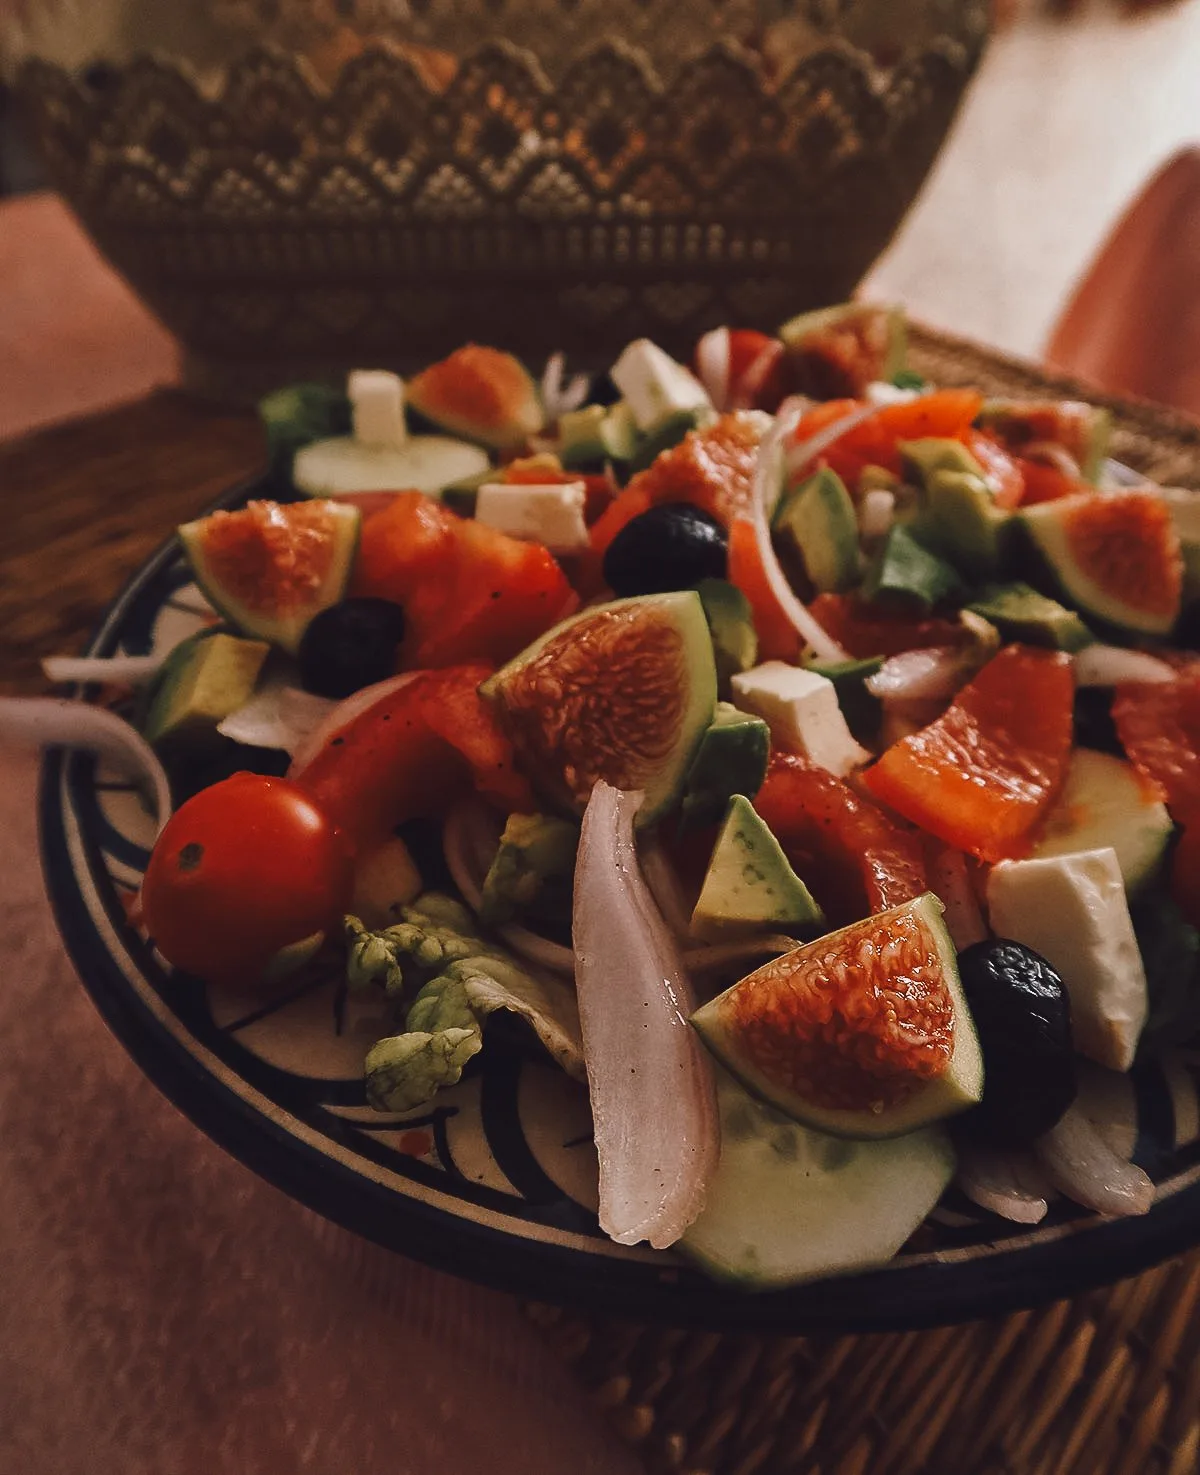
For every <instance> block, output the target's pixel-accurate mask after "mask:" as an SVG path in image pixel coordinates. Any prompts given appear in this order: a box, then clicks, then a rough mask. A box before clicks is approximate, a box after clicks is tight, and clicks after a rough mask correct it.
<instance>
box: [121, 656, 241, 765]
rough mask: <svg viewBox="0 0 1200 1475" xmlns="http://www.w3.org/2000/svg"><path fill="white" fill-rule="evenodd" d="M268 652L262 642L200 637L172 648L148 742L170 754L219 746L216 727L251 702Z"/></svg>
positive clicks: (153, 703) (152, 711)
mask: <svg viewBox="0 0 1200 1475" xmlns="http://www.w3.org/2000/svg"><path fill="white" fill-rule="evenodd" d="M269 650H270V646H269V645H267V644H266V642H265V641H262V640H241V639H239V638H238V637H237V636H236V635H225V634H216V635H207V634H204V633H202V634H201V635H200V636H192V637H190V638H189V639H187V640H185V641H183V642H182V643H181V644H179V645H178V646H176V647H175V649H174V650H173V651H172V652H171V654H170V655H169V656H168V657H167V660H166V662H165V664H164V667H163V671H162V674H161V676H160V679H159V681H158V683H157V686H156V688H155V693H154V697H153V700H152V701H151V703H150V710H149V711H148V713H147V714H146V723H145V729H144V731H145V736H146V740H147V742H149V743H152V744H153V745H154V746H155V747H156V748H157V747H164V748H165V747H169V748H170V749H171V750H172V752H174V753H179V752H181V751H182V750H183V749H189V750H196V749H199V750H203V749H205V748H211V747H213V746H215V745H219V744H220V743H221V742H222V738H221V736H220V734H219V733H218V732H217V723H218V722H222V721H224V719H225V718H226V717H228V716H229V714H230V713H231V712H236V711H237V709H238V708H239V707H241V706H244V705H245V704H246V702H248V701H249V700H250V697H251V696H252V694H253V692H254V686H255V683H256V682H257V681H258V674H259V672H260V671H261V670H262V664H263V662H264V661H265V660H266V658H267V653H268V651H269Z"/></svg>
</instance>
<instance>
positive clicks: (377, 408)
mask: <svg viewBox="0 0 1200 1475" xmlns="http://www.w3.org/2000/svg"><path fill="white" fill-rule="evenodd" d="M346 392H347V393H348V394H349V396H350V413H351V415H352V417H353V420H354V439H355V440H356V441H358V442H359V444H360V445H364V446H372V447H376V448H379V449H382V448H384V447H387V448H390V449H395V448H396V447H398V446H402V445H403V444H404V442H405V440H406V439H407V436H408V431H407V429H406V427H405V424H404V380H403V379H401V377H400V375H399V374H389V373H388V371H387V370H386V369H355V370H354V371H353V372H352V373H351V374H350V376H349V378H348V379H347V380H346Z"/></svg>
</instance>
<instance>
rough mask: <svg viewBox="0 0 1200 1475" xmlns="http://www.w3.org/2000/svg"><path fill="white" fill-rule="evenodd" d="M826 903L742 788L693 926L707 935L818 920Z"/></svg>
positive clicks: (728, 815)
mask: <svg viewBox="0 0 1200 1475" xmlns="http://www.w3.org/2000/svg"><path fill="white" fill-rule="evenodd" d="M823 921H824V917H823V915H822V912H821V908H820V907H819V906H818V905H817V904H816V902H815V901H814V900H813V899H812V896H811V894H810V893H809V890H808V887H807V886H806V885H805V884H804V882H803V881H802V880H801V879H800V877H799V876H797V875H796V873H795V871H793V870H792V868H791V865H790V864H789V863H788V858H787V856H786V855H784V853H783V850H782V849H781V848H780V844H779V841H778V840H776V838H775V836H774V835H773V834H772V833H771V831H770V830H769V829H768V828H767V826H766V824H765V823H764V821H763V820H761V819H760V818H759V816H758V814H757V813H756V812H755V809H754V806H753V805H752V804H751V803H750V801H749V799H747V798H746V797H745V796H744V795H743V794H735V795H734V796H733V798H732V799H731V800H730V801H729V809H728V811H727V812H726V815H725V823H724V824H723V825H722V826H721V832H720V834H719V835H718V836H717V843H716V845H715V846H714V847H713V853H712V859H711V860H710V861H709V865H708V872H707V874H706V875H705V877H704V885H703V886H702V887H701V890H700V897H699V900H698V901H697V902H696V906H695V910H694V911H693V912H692V921H691V931H692V935H693V936H695V937H699V938H702V939H703V940H705V941H709V942H711V941H715V940H716V939H718V938H725V937H737V936H744V935H745V934H747V933H751V932H770V931H778V930H780V929H787V928H796V927H810V926H818V925H820V923H821V922H823Z"/></svg>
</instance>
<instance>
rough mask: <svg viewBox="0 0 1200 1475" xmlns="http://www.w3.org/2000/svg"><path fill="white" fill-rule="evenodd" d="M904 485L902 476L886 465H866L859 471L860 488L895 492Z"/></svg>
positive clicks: (866, 490)
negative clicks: (901, 479)
mask: <svg viewBox="0 0 1200 1475" xmlns="http://www.w3.org/2000/svg"><path fill="white" fill-rule="evenodd" d="M901 485H902V483H901V481H900V478H899V477H898V476H897V475H896V473H895V472H894V471H889V470H888V469H887V467H886V466H864V467H863V469H862V470H861V471H860V472H859V473H858V490H859V493H860V494H865V493H867V492H894V491H896V490H897V488H898V487H900V486H901Z"/></svg>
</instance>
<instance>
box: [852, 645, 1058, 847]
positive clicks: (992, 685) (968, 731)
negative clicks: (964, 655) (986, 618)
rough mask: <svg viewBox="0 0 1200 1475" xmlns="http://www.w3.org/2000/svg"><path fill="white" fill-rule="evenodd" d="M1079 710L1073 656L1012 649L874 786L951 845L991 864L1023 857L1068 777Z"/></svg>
mask: <svg viewBox="0 0 1200 1475" xmlns="http://www.w3.org/2000/svg"><path fill="white" fill-rule="evenodd" d="M1073 701H1074V682H1073V679H1072V676H1071V658H1070V656H1069V655H1066V654H1065V653H1064V652H1062V651H1049V650H1034V649H1031V648H1030V647H1027V646H1021V645H1010V646H1007V647H1006V648H1005V649H1004V650H1002V651H1000V653H999V654H998V655H996V656H993V657H992V659H991V660H990V661H989V662H988V663H987V665H986V666H984V668H983V670H982V671H980V673H979V675H978V676H976V678H975V680H974V681H972V682H971V683H970V684H969V685H968V686H965V687H963V689H962V691H960V692H959V694H958V696H957V697H956V699H955V700H954V702H953V704H952V705H951V706H950V707H949V708H948V709H947V711H946V712H945V713H944V715H943V716H941V717H940V718H939V719H938V720H937V721H936V722H934V723H931V724H930V726H928V727H925V728H923V729H922V730H921V731H920V732H916V733H914V734H913V735H912V736H911V737H907V738H904V739H902V740H901V741H900V742H898V743H894V744H893V745H892V746H891V747H890V748H888V749H887V751H886V752H885V753H884V754H883V756H882V758H880V760H879V761H878V763H876V764H875V765H874V767H872V768H869V769H868V770H867V771H866V773H865V775H864V780H865V782H866V784H867V787H868V788H869V789H870V790H871V792H872V793H873V794H875V795H876V796H877V797H878V798H880V799H882V800H883V801H884V803H886V804H890V805H891V807H892V808H893V809H894V810H896V811H897V813H899V814H902V815H903V816H904V817H905V819H909V820H912V822H913V823H914V824H918V825H920V826H921V827H922V829H925V830H928V831H929V833H930V834H932V835H937V836H938V837H939V838H940V839H942V840H945V841H946V843H947V844H949V845H956V846H958V848H959V849H960V850H966V851H968V852H969V853H970V854H971V855H976V856H979V857H980V858H981V859H983V860H1002V859H1004V858H1006V857H1010V856H1014V855H1018V854H1020V853H1022V851H1023V850H1025V849H1026V848H1027V845H1026V842H1027V839H1028V836H1029V834H1030V832H1031V831H1032V829H1033V828H1034V826H1035V825H1036V824H1037V822H1038V820H1039V819H1041V817H1042V815H1043V814H1044V813H1045V812H1046V810H1047V809H1048V808H1049V806H1050V804H1051V803H1052V802H1053V800H1054V797H1055V795H1056V794H1057V793H1058V790H1059V788H1060V787H1061V785H1062V782H1063V779H1064V777H1065V776H1066V768H1067V761H1068V759H1069V758H1070V754H1071V738H1072V732H1073Z"/></svg>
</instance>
